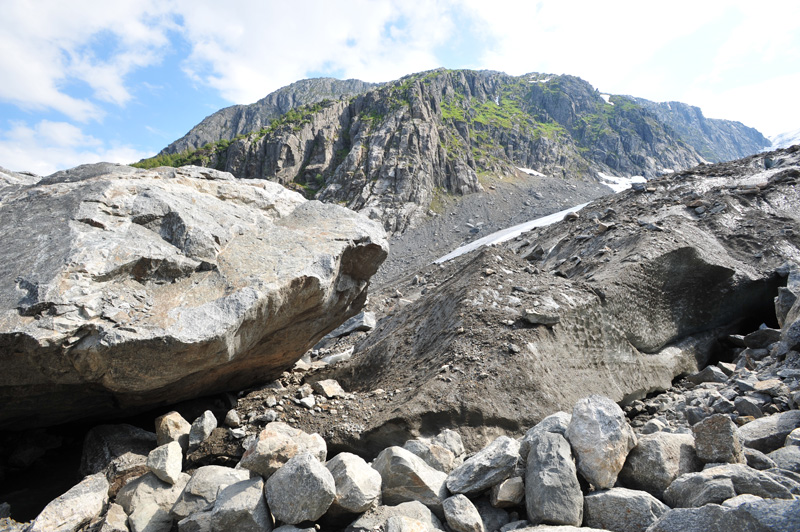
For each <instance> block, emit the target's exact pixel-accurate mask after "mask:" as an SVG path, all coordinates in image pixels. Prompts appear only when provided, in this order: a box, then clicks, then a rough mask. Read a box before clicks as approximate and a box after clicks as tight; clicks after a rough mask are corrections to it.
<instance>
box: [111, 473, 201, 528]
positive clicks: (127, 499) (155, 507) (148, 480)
mask: <svg viewBox="0 0 800 532" xmlns="http://www.w3.org/2000/svg"><path fill="white" fill-rule="evenodd" d="M187 482H189V475H187V474H186V473H181V475H180V477H179V478H178V479H177V481H176V482H175V483H174V484H168V483H167V482H164V481H163V480H160V479H159V478H158V477H156V476H155V475H154V474H153V473H147V474H146V475H143V476H141V477H139V478H137V479H135V480H132V481H131V482H129V483H127V484H126V485H125V486H124V487H123V488H122V489H121V490H120V491H119V493H118V494H117V503H118V504H119V505H120V506H122V508H124V509H125V513H126V514H128V526H129V527H130V529H131V532H169V531H170V530H171V529H172V525H173V523H174V521H175V515H174V514H173V513H172V511H171V509H172V507H173V506H174V504H175V502H176V501H177V500H178V497H179V496H180V495H181V494H182V492H183V490H184V489H185V487H186V483H187ZM201 508H202V507H201Z"/></svg>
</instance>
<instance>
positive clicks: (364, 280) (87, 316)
mask: <svg viewBox="0 0 800 532" xmlns="http://www.w3.org/2000/svg"><path fill="white" fill-rule="evenodd" d="M0 234H1V235H2V239H3V242H4V244H5V245H4V246H3V257H2V260H0V264H1V266H0V365H2V367H3V368H4V371H3V373H2V376H0V402H2V404H3V409H2V413H0V426H10V425H11V424H13V425H14V426H15V427H16V428H20V427H21V425H27V426H31V425H46V424H51V423H55V422H60V423H63V422H65V421H68V420H70V419H76V418H79V417H86V416H97V415H107V414H120V413H124V412H126V411H133V410H137V409H142V408H145V407H148V406H154V405H157V404H164V403H168V402H176V401H180V400H183V399H187V398H191V397H194V396H197V395H200V394H208V393H214V392H218V391H222V390H232V389H241V388H243V387H245V386H248V385H250V384H252V383H254V382H258V381H261V382H263V381H265V380H268V379H270V378H274V377H276V376H277V375H279V374H280V372H281V371H283V370H284V369H286V368H287V367H289V366H291V364H293V363H294V362H295V360H297V359H298V358H299V357H300V356H301V355H302V354H303V353H304V352H305V351H306V350H307V349H308V348H310V347H311V346H313V345H314V344H315V343H316V342H317V341H318V340H319V339H320V338H322V337H323V336H324V335H325V334H326V333H327V332H329V331H330V330H332V329H334V328H335V327H336V326H338V325H339V324H340V323H341V322H342V321H343V320H345V319H346V318H347V317H349V316H352V315H354V314H356V313H357V312H358V311H359V310H360V309H361V307H362V306H363V304H364V301H365V299H366V289H367V285H368V282H369V278H370V277H371V276H372V274H374V273H375V271H376V270H377V268H378V266H379V265H380V263H381V262H382V261H383V259H384V258H385V257H386V254H387V245H386V240H385V236H384V232H383V230H382V229H381V228H380V227H379V226H378V225H377V224H376V223H374V222H371V221H369V220H367V219H366V218H364V217H362V216H360V215H357V214H355V213H353V212H352V211H349V210H347V209H344V208H341V207H338V206H334V205H325V204H322V203H319V202H315V201H306V200H304V199H303V198H302V197H301V196H300V195H299V194H297V193H294V192H290V191H288V190H286V189H284V188H283V187H281V186H279V185H277V184H275V183H271V182H268V181H262V180H235V179H234V178H233V176H232V175H231V174H228V173H224V172H218V171H215V170H209V169H205V168H195V167H183V168H178V169H173V168H157V169H154V170H137V169H134V168H131V167H127V166H119V165H110V164H107V163H99V164H93V165H85V166H80V167H77V168H74V169H72V170H67V171H63V172H58V173H56V174H53V175H52V176H49V177H47V178H44V179H42V180H41V181H39V182H38V183H37V184H34V185H15V186H8V187H5V188H3V189H2V192H1V193H0Z"/></svg>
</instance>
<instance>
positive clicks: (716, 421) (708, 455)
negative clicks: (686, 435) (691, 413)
mask: <svg viewBox="0 0 800 532" xmlns="http://www.w3.org/2000/svg"><path fill="white" fill-rule="evenodd" d="M692 432H693V433H694V447H695V451H696V452H697V457H698V458H700V460H702V461H703V462H705V463H714V462H727V463H735V464H743V463H745V461H746V460H745V456H744V453H743V452H742V443H741V441H740V440H739V434H738V433H737V431H736V425H734V424H733V421H731V418H729V417H728V416H726V415H724V414H715V415H713V416H710V417H707V418H705V419H703V420H702V421H700V422H698V423H695V424H694V425H693V426H692Z"/></svg>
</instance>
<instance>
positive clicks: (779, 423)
mask: <svg viewBox="0 0 800 532" xmlns="http://www.w3.org/2000/svg"><path fill="white" fill-rule="evenodd" d="M797 427H800V410H789V411H788V412H781V413H779V414H773V415H771V416H767V417H762V418H759V419H756V420H754V421H751V422H750V423H747V424H746V425H743V426H741V427H739V430H738V432H739V438H740V439H741V440H742V444H743V445H745V446H747V447H752V448H753V449H757V450H759V451H761V452H762V453H771V452H772V451H774V450H776V449H778V448H780V447H783V444H784V443H785V442H786V437H787V436H788V435H789V434H790V433H791V432H792V431H793V430H794V429H796V428H797Z"/></svg>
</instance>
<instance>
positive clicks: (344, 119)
mask: <svg viewBox="0 0 800 532" xmlns="http://www.w3.org/2000/svg"><path fill="white" fill-rule="evenodd" d="M352 88H353V90H356V88H357V87H355V86H353V87H352ZM287 89H288V88H287ZM272 96H273V95H271V97H272ZM265 100H266V99H265ZM201 125H202V124H201ZM199 127H200V126H198V128H199ZM249 127H251V126H248V128H249ZM687 127H688V126H687ZM236 131H239V130H238V129H237V130H236ZM720 135H722V133H720ZM227 138H228V139H232V140H231V141H228V140H227V139H223V141H220V142H217V143H216V144H215V145H213V146H205V147H204V148H202V149H200V150H197V151H196V152H193V153H187V154H185V156H184V155H182V156H181V157H182V160H181V164H184V163H191V164H201V165H205V166H211V167H215V168H218V169H220V170H226V171H229V172H231V173H233V174H234V175H235V176H237V177H240V178H251V179H252V178H261V179H270V180H275V181H278V182H280V183H282V184H284V185H287V186H292V187H295V188H298V189H302V190H303V191H304V192H305V194H306V195H307V196H309V197H314V198H316V199H319V200H322V201H326V202H334V203H339V204H343V205H346V206H348V207H350V208H352V209H355V210H357V211H361V212H364V213H365V214H367V215H369V216H370V217H371V218H374V219H380V220H381V221H382V222H383V224H384V227H385V228H386V230H388V231H390V232H402V231H404V230H405V229H407V228H408V227H410V226H411V225H413V224H415V222H416V221H417V220H418V219H419V218H420V217H423V216H425V215H426V213H427V211H428V208H429V206H430V205H431V202H432V201H434V199H435V197H436V196H437V194H453V195H464V194H469V193H473V192H476V191H480V190H481V189H482V186H481V183H480V181H481V179H480V178H481V176H482V175H484V174H487V173H491V174H494V175H504V174H513V173H515V172H516V168H515V167H525V168H530V169H534V170H536V171H538V172H541V173H543V174H546V175H549V176H554V177H561V178H566V179H596V178H597V177H598V172H603V173H609V174H615V175H620V174H622V175H628V176H630V175H643V176H645V177H647V178H652V177H656V176H658V175H660V174H663V173H668V172H671V171H676V170H680V169H686V168H689V167H692V166H694V165H696V164H698V163H700V162H702V161H703V157H701V155H700V154H699V153H698V152H697V150H696V149H695V148H693V147H692V146H691V145H690V143H689V142H688V141H686V140H685V139H684V138H682V137H681V136H679V135H678V134H677V133H676V130H675V129H674V128H672V127H670V126H668V125H666V124H665V123H664V122H663V121H662V120H660V119H659V117H658V115H657V114H656V113H655V112H654V111H652V110H651V109H650V108H649V107H648V106H647V105H644V104H642V103H640V102H639V101H638V100H634V99H631V98H628V97H619V96H612V97H610V98H608V99H604V98H603V97H602V96H601V95H600V94H599V93H598V92H597V91H596V90H595V89H594V88H593V87H592V86H591V85H590V84H588V83H587V82H585V81H583V80H581V79H579V78H576V77H573V76H550V75H542V74H527V75H524V76H519V77H515V76H508V75H506V74H502V73H498V72H491V71H468V70H463V71H448V70H444V69H439V70H434V71H430V72H423V73H420V74H414V75H410V76H406V77H404V78H401V79H400V80H397V81H395V82H392V83H389V84H385V85H382V86H379V87H375V88H372V89H371V90H368V91H366V92H363V93H361V94H358V95H356V96H352V97H350V98H341V99H339V100H335V101H334V100H321V101H318V102H317V103H314V104H311V105H306V106H303V107H300V108H295V109H291V110H290V111H288V112H286V113H285V114H283V115H282V116H281V118H280V119H277V120H274V121H273V122H271V123H270V124H269V125H268V126H267V127H264V128H262V129H260V130H258V131H254V132H252V133H249V134H247V135H244V136H241V135H240V136H239V137H234V136H232V135H231V136H229V137H227Z"/></svg>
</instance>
